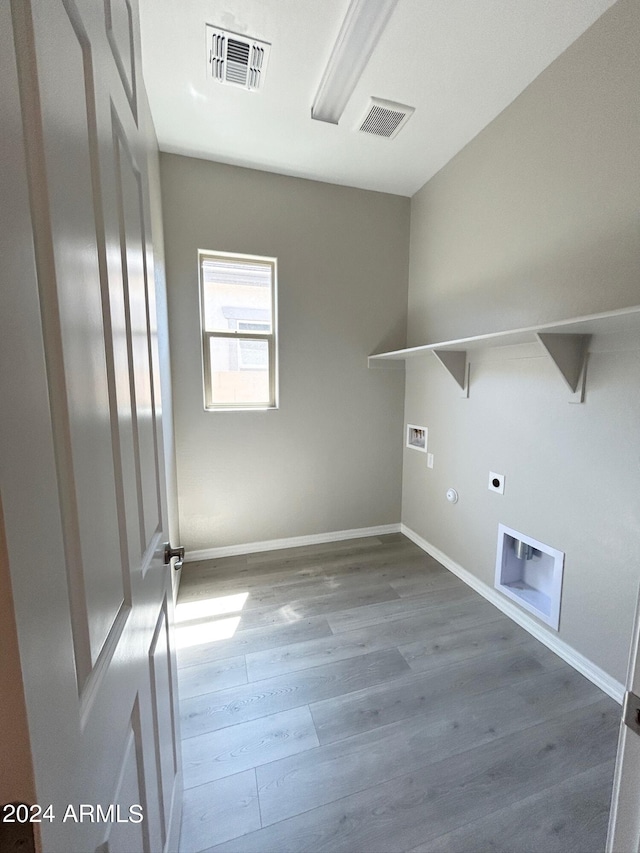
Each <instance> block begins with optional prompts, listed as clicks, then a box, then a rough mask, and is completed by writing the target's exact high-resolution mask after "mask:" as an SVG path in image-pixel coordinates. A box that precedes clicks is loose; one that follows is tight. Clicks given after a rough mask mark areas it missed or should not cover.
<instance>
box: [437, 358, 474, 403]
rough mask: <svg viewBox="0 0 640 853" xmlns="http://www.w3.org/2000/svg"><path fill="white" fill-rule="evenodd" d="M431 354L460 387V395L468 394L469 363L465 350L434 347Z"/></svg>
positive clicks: (466, 395)
mask: <svg viewBox="0 0 640 853" xmlns="http://www.w3.org/2000/svg"><path fill="white" fill-rule="evenodd" d="M433 354H434V355H435V357H436V358H437V359H438V361H439V362H440V364H441V365H442V366H443V367H444V368H445V369H446V370H447V371H448V372H449V374H450V375H451V376H453V378H454V379H455V381H456V382H457V383H458V385H459V386H460V388H461V389H462V396H463V397H468V396H469V363H468V361H467V351H466V350H449V349H434V350H433Z"/></svg>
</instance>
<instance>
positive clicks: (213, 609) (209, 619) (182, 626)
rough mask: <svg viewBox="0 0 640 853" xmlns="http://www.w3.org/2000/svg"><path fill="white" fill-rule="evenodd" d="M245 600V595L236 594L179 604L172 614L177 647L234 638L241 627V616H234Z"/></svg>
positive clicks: (241, 593) (244, 593)
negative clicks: (239, 626)
mask: <svg viewBox="0 0 640 853" xmlns="http://www.w3.org/2000/svg"><path fill="white" fill-rule="evenodd" d="M248 598H249V593H248V592H239V593H236V594H234V595H219V596H215V597H214V598H205V599H204V600H202V601H184V602H179V603H178V604H177V605H176V613H175V622H176V632H175V633H176V648H178V649H188V648H191V647H192V646H200V645H204V644H205V643H213V642H216V641H218V640H228V639H229V638H230V637H233V635H234V634H235V632H236V631H237V630H238V625H239V624H240V618H241V617H240V615H237V614H239V612H240V611H241V610H242V608H243V607H244V605H245V604H246V601H247V599H248ZM229 614H234V615H229Z"/></svg>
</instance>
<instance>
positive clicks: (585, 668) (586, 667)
mask: <svg viewBox="0 0 640 853" xmlns="http://www.w3.org/2000/svg"><path fill="white" fill-rule="evenodd" d="M400 531H401V533H404V535H405V536H406V537H407V538H408V539H411V541H412V542H415V544H416V545H417V546H418V547H419V548H422V550H423V551H426V552H427V554H429V555H430V556H432V557H433V558H434V559H435V560H437V561H438V562H439V563H442V565H443V566H444V567H445V568H446V569H449V571H450V572H452V573H453V574H454V575H457V577H459V578H460V580H462V581H464V582H465V583H466V584H468V586H470V587H471V588H472V589H474V590H475V591H476V592H477V593H479V594H480V595H481V596H482V597H483V598H486V599H487V601H489V602H491V604H494V605H495V606H496V607H497V608H498V609H499V610H501V611H502V612H503V613H504V614H505V615H506V616H508V617H509V618H510V619H513V621H514V622H516V623H517V624H518V625H520V627H521V628H524V629H525V631H528V632H529V633H530V634H531V635H532V636H534V637H535V638H536V640H540V642H541V643H543V644H544V645H545V646H547V648H549V649H551V651H552V652H555V653H556V654H557V655H558V656H559V657H561V658H562V659H563V660H564V661H566V662H567V663H568V664H569V665H570V666H572V667H573V668H574V669H576V670H577V671H578V672H579V673H581V674H582V675H584V676H585V678H588V679H589V681H592V682H593V683H594V684H595V685H596V687H599V688H600V689H601V690H603V691H604V692H605V693H607V694H608V695H609V696H611V698H612V699H615V700H616V702H619V703H620V704H622V700H623V698H624V693H625V687H624V685H623V684H622V683H621V682H620V681H617V680H616V679H615V678H612V677H611V676H610V675H609V674H608V673H606V672H605V671H604V670H603V669H600V667H599V666H596V664H594V663H592V661H590V660H589V659H588V658H586V657H585V656H584V655H581V654H580V652H577V651H576V650H575V649H574V648H572V647H571V646H570V645H568V644H567V643H565V642H564V640H561V639H560V638H559V637H556V636H554V635H553V634H551V633H550V632H549V631H548V630H546V629H545V628H543V627H542V625H539V624H538V623H537V622H536V621H535V619H533V618H532V617H531V616H529V614H528V613H525V612H524V611H522V610H520V608H519V607H517V605H515V604H512V603H511V602H510V601H509V600H508V599H506V598H505V597H504V596H502V595H500V593H499V592H498V591H497V590H496V589H493V587H490V586H488V585H487V584H486V583H484V582H483V581H481V580H479V579H478V578H477V577H475V575H472V574H471V572H469V571H467V569H463V568H462V566H460V565H459V564H458V563H456V562H454V561H453V560H452V559H450V557H447V555H446V554H445V553H443V552H442V551H440V549H439V548H436V547H435V545H432V544H431V543H430V542H427V540H426V539H423V538H422V536H419V535H418V534H417V533H415V531H413V530H411V528H410V527H407V525H406V524H401V525H400Z"/></svg>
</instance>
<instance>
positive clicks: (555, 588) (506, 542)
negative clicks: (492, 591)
mask: <svg viewBox="0 0 640 853" xmlns="http://www.w3.org/2000/svg"><path fill="white" fill-rule="evenodd" d="M563 572H564V551H558V550H557V549H556V548H552V547H551V546H550V545H545V544H544V543H543V542H539V541H538V540H537V539H533V538H532V537H531V536H527V535H526V534H524V533H518V531H517V530H512V529H511V528H510V527H506V526H505V525H504V524H500V525H499V526H498V548H497V553H496V577H495V587H496V589H497V590H499V591H500V592H502V593H503V594H504V595H506V596H507V597H508V598H511V599H512V600H513V601H515V602H517V603H518V604H519V605H520V606H521V607H524V609H525V610H528V611H529V612H530V613H533V614H534V616H537V617H538V619H540V620H542V622H544V623H545V624H547V625H550V626H551V627H552V628H555V630H556V631H557V630H558V626H559V625H560V599H561V596H562V575H563Z"/></svg>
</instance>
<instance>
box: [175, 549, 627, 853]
mask: <svg viewBox="0 0 640 853" xmlns="http://www.w3.org/2000/svg"><path fill="white" fill-rule="evenodd" d="M176 616H177V622H178V624H177V630H176V636H177V645H178V677H179V687H180V699H181V720H182V738H183V766H184V776H185V795H184V811H183V822H182V834H181V842H180V851H181V853H201V851H204V852H205V853H213V851H214V850H215V851H220V853H222V851H225V853H234V851H235V853H242V851H255V853H287V851H290V853H298V851H309V853H313V851H331V853H334V852H335V853H338V851H346V852H347V853H377V852H378V851H379V853H392V851H403V853H404V852H405V851H406V853H409V851H411V853H428V851H432V853H483V851H503V853H555V851H558V853H559V851H562V853H571V851H575V853H596V851H603V850H604V844H605V838H606V829H607V820H608V805H609V798H610V792H611V785H612V778H613V760H614V757H615V749H616V741H617V732H618V726H619V721H620V708H619V706H618V705H617V704H616V703H615V702H614V701H613V700H611V699H609V698H608V697H606V696H605V695H604V694H603V693H602V692H601V691H600V690H598V689H597V688H596V687H595V686H594V685H592V684H591V683H590V682H588V681H587V680H586V679H585V678H583V676H581V675H579V674H578V673H577V672H576V671H575V670H573V669H572V668H571V667H569V666H568V665H567V664H565V663H564V662H563V661H562V660H560V659H559V658H558V657H557V656H556V655H554V654H553V653H552V652H550V651H549V650H548V649H547V648H545V647H544V646H542V645H541V644H540V643H538V642H537V641H536V640H535V639H533V638H532V637H531V636H530V635H529V634H528V633H527V632H525V631H523V630H522V629H521V628H519V627H518V626H517V625H515V624H514V623H513V622H511V620H509V619H508V618H507V617H505V616H504V615H503V614H502V613H500V611H498V610H497V609H496V608H495V607H493V606H492V605H490V604H489V603H488V602H486V601H485V600H484V599H482V598H481V597H480V596H478V595H477V594H476V593H475V592H473V591H472V590H470V589H469V588H468V587H467V586H466V585H464V584H463V583H462V582H461V581H460V580H459V579H458V578H456V577H455V576H453V575H452V574H451V573H449V572H447V571H446V570H445V569H444V568H443V567H442V566H440V565H439V564H438V563H437V562H436V561H435V560H433V559H432V558H431V557H429V556H428V555H426V554H424V553H423V552H422V551H421V550H420V549H419V548H417V546H415V545H413V543H411V542H410V541H409V540H408V539H406V538H405V537H404V536H402V535H400V534H393V535H390V536H381V537H368V538H367V539H360V540H352V541H348V542H332V543H327V544H324V545H323V544H320V545H314V546H309V547H307V548H292V549H287V550H282V551H270V552H265V553H264V554H251V555H246V556H240V557H229V558H224V559H221V560H211V561H201V562H199V563H193V564H187V565H186V566H185V568H184V570H183V580H182V583H181V589H180V595H179V599H178V605H177V609H176Z"/></svg>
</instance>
